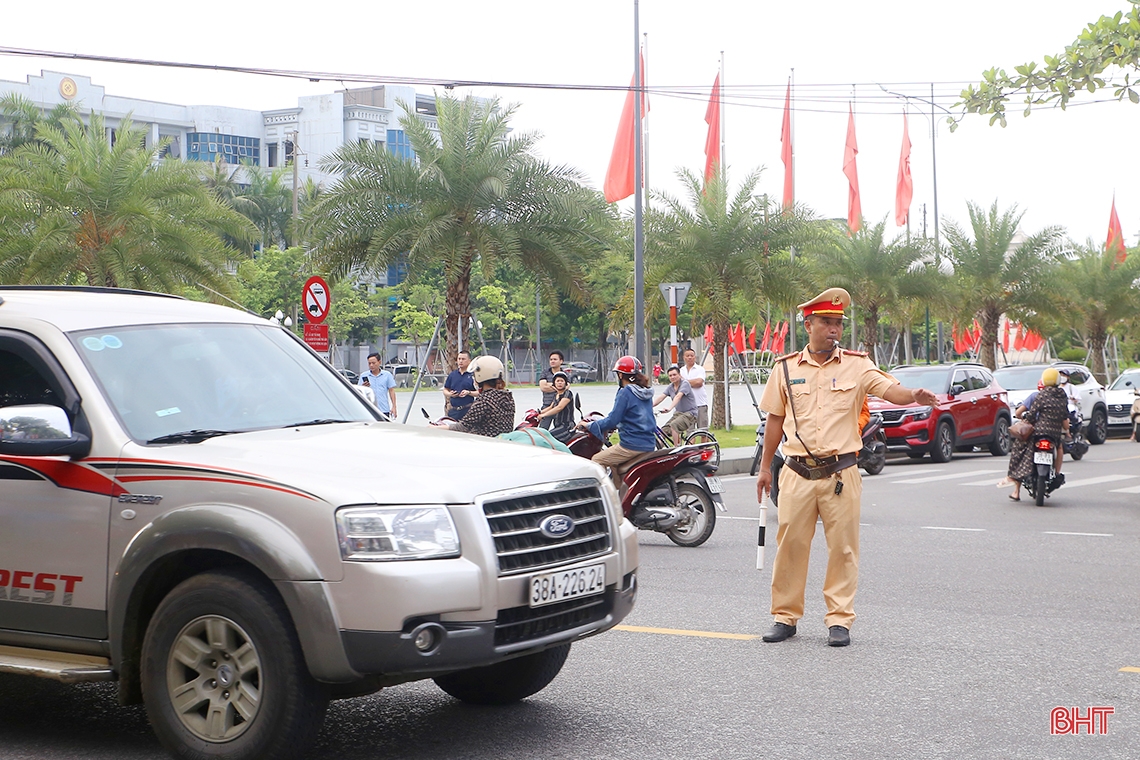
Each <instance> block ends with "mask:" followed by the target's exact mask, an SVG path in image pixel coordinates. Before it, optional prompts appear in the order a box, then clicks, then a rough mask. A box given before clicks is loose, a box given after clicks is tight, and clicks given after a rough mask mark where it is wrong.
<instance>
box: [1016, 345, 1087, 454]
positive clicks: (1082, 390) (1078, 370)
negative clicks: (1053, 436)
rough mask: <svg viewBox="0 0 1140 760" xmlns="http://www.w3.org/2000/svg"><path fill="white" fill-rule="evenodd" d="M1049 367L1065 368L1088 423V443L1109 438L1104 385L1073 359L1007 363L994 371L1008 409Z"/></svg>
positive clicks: (1031, 390)
mask: <svg viewBox="0 0 1140 760" xmlns="http://www.w3.org/2000/svg"><path fill="white" fill-rule="evenodd" d="M1049 367H1052V368H1053V369H1064V370H1067V371H1068V373H1069V384H1070V385H1071V386H1072V390H1073V392H1074V393H1075V395H1076V398H1077V400H1078V403H1079V405H1080V410H1081V418H1082V419H1083V420H1084V422H1085V425H1086V426H1087V431H1088V432H1087V437H1088V440H1089V443H1095V444H1101V443H1104V442H1105V440H1106V439H1107V438H1108V405H1107V403H1106V402H1105V393H1104V386H1103V385H1101V384H1100V382H1099V381H1098V380H1097V379H1096V378H1095V377H1094V376H1093V373H1092V371H1091V370H1090V369H1089V368H1088V367H1086V366H1085V365H1083V364H1077V363H1076V362H1053V363H1052V364H1010V365H1007V366H1005V367H1002V368H1001V369H999V370H997V371H995V372H994V379H995V380H997V381H998V383H999V384H1000V385H1001V387H1002V388H1005V390H1006V392H1007V393H1008V394H1009V396H1008V400H1009V408H1010V409H1016V408H1017V405H1018V404H1020V403H1021V402H1022V401H1024V400H1025V397H1026V396H1028V395H1029V394H1030V393H1032V392H1033V391H1035V390H1037V383H1038V382H1040V380H1041V373H1042V372H1044V371H1045V370H1046V369H1048V368H1049Z"/></svg>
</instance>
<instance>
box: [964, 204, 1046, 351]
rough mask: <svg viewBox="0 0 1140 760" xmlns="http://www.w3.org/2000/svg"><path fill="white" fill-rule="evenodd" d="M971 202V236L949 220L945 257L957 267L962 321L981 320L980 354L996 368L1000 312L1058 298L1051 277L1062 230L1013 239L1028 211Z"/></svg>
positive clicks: (1034, 307) (1019, 310) (1033, 308)
mask: <svg viewBox="0 0 1140 760" xmlns="http://www.w3.org/2000/svg"><path fill="white" fill-rule="evenodd" d="M967 206H968V207H969V212H970V228H971V230H970V231H971V232H972V233H973V237H971V235H970V232H967V231H966V230H964V229H962V228H961V227H959V226H958V225H957V224H956V223H953V222H951V223H949V224H947V225H946V228H945V235H946V241H947V242H948V243H949V248H948V250H947V251H946V258H947V259H948V260H949V261H950V263H951V264H953V266H954V281H955V285H956V286H957V288H956V297H957V298H958V302H959V308H958V310H957V311H958V314H959V315H960V316H961V317H962V318H963V320H964V321H965V320H969V319H977V320H978V322H979V323H980V325H981V328H982V343H981V351H980V354H981V356H980V358H981V361H982V364H984V365H985V366H987V367H989V368H990V369H994V368H995V367H996V366H997V365H996V360H995V357H994V345H995V343H996V342H997V338H998V323H999V321H1000V319H1001V315H1002V314H1004V313H1006V312H1011V313H1025V312H1032V311H1036V310H1040V309H1041V307H1042V306H1043V305H1045V304H1047V303H1048V302H1049V301H1050V299H1052V298H1053V296H1054V291H1053V289H1052V288H1051V287H1050V276H1051V272H1052V270H1053V269H1054V268H1055V267H1056V264H1057V259H1058V256H1059V244H1060V243H1061V229H1060V228H1059V227H1047V228H1046V229H1044V230H1042V231H1041V232H1038V233H1036V234H1035V235H1032V236H1030V237H1027V238H1025V239H1024V240H1022V241H1020V242H1016V243H1015V236H1016V235H1017V232H1018V224H1020V222H1021V217H1022V216H1024V212H1018V210H1017V207H1016V206H1013V207H1011V208H1009V209H1007V210H1006V211H1004V212H999V211H998V204H997V201H994V203H993V205H991V206H990V208H989V211H988V212H987V211H986V210H985V209H983V208H982V207H981V206H978V205H975V204H973V203H968V204H967Z"/></svg>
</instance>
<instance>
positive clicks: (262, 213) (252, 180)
mask: <svg viewBox="0 0 1140 760" xmlns="http://www.w3.org/2000/svg"><path fill="white" fill-rule="evenodd" d="M244 169H245V173H246V178H247V179H248V180H249V185H248V186H247V187H245V188H242V189H241V191H240V193H239V196H240V199H241V202H240V203H239V204H237V205H235V206H234V208H235V209H237V210H238V211H240V212H241V213H242V214H243V215H245V216H246V217H248V218H249V220H250V221H251V222H253V223H254V225H255V226H256V227H257V229H258V232H260V233H261V246H262V247H263V248H264V247H265V246H266V245H277V246H282V247H288V246H290V245H292V243H293V236H292V235H291V234H290V232H291V229H290V227H291V225H290V222H291V220H292V216H293V186H292V181H293V180H292V179H289V180H286V179H285V170H284V169H273V170H271V171H266V170H265V169H262V168H261V167H260V166H255V165H253V164H246V165H245V167H244Z"/></svg>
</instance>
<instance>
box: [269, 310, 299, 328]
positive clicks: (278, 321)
mask: <svg viewBox="0 0 1140 760" xmlns="http://www.w3.org/2000/svg"><path fill="white" fill-rule="evenodd" d="M269 321H270V322H271V323H272V324H275V325H282V324H283V325H285V326H286V327H292V326H293V320H292V319H291V318H290V317H286V316H285V314H284V313H283V312H282V311H281V310H280V309H278V310H277V313H276V314H274V315H273V316H272V317H270V318H269Z"/></svg>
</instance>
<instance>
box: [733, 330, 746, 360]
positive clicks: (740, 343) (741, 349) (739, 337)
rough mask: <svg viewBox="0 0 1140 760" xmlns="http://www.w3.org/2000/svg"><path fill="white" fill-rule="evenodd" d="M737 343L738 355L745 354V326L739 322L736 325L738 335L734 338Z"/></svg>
mask: <svg viewBox="0 0 1140 760" xmlns="http://www.w3.org/2000/svg"><path fill="white" fill-rule="evenodd" d="M733 340H734V341H735V346H736V353H738V354H742V353H744V325H742V324H740V323H739V322H737V323H736V335H734V336H733Z"/></svg>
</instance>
